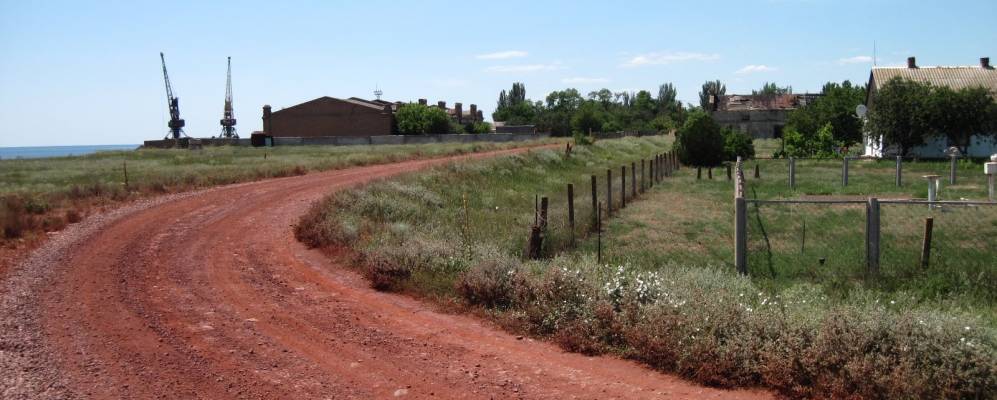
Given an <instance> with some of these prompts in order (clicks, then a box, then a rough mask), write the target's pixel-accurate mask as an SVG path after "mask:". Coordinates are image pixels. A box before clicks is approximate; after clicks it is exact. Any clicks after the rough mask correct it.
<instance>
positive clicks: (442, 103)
mask: <svg viewBox="0 0 997 400" xmlns="http://www.w3.org/2000/svg"><path fill="white" fill-rule="evenodd" d="M436 106H437V107H439V108H442V109H444V110H446V109H447V102H445V101H437V102H436Z"/></svg>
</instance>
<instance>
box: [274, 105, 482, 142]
mask: <svg viewBox="0 0 997 400" xmlns="http://www.w3.org/2000/svg"><path fill="white" fill-rule="evenodd" d="M402 104H405V103H402V102H389V101H384V100H380V99H378V100H364V99H361V98H357V97H351V98H349V99H337V98H335V97H329V96H324V97H319V98H317V99H315V100H311V101H307V102H304V103H301V104H298V105H295V106H291V107H288V108H284V109H281V110H278V111H272V110H271V108H270V106H269V105H265V106H263V134H264V135H267V136H272V137H327V136H379V135H391V134H393V133H397V129H395V121H394V113H395V112H397V111H398V107H399V106H401V105H402ZM419 104H422V105H425V106H427V107H439V108H442V109H443V110H444V111H446V113H447V115H448V116H449V117H450V118H451V119H453V120H454V121H455V122H457V123H461V124H463V123H468V122H479V121H481V120H482V118H481V117H482V115H481V114H482V113H481V111H480V110H478V109H477V106H476V105H474V104H471V107H470V109H469V110H463V106H462V104H461V103H456V104H455V107H454V108H452V109H448V108H447V107H446V102H443V101H440V102H438V103H437V104H436V105H432V106H430V105H428V104H427V101H426V99H419ZM439 133H446V132H439Z"/></svg>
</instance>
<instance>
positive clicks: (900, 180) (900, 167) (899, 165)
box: [896, 156, 904, 187]
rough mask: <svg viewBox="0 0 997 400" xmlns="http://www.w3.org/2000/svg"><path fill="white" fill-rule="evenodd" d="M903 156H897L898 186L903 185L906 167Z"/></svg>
mask: <svg viewBox="0 0 997 400" xmlns="http://www.w3.org/2000/svg"><path fill="white" fill-rule="evenodd" d="M903 163H904V161H903V158H901V157H900V156H897V176H896V181H897V187H900V186H903V169H904V164H903Z"/></svg>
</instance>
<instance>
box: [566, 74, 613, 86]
mask: <svg viewBox="0 0 997 400" xmlns="http://www.w3.org/2000/svg"><path fill="white" fill-rule="evenodd" d="M606 82H609V79H606V78H585V77H580V76H576V77H574V78H564V79H561V83H567V84H575V85H584V84H587V83H606Z"/></svg>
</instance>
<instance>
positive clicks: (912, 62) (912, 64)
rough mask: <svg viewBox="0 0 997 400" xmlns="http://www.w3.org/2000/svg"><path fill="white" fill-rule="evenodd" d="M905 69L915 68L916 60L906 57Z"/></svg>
mask: <svg viewBox="0 0 997 400" xmlns="http://www.w3.org/2000/svg"><path fill="white" fill-rule="evenodd" d="M907 68H917V59H915V58H914V57H907Z"/></svg>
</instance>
